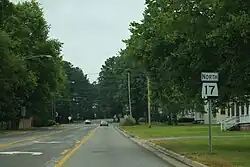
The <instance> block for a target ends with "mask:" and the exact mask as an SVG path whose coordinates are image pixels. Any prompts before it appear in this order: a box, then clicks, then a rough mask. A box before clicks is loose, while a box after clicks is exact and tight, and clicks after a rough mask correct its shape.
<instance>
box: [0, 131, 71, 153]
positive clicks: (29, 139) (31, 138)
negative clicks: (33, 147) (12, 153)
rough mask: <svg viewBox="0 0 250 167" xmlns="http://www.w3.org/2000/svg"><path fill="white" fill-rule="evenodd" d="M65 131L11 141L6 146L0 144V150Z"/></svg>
mask: <svg viewBox="0 0 250 167" xmlns="http://www.w3.org/2000/svg"><path fill="white" fill-rule="evenodd" d="M67 130H68V129H65V130H61V131H58V132H51V133H48V134H45V135H39V136H34V137H30V138H26V139H23V140H18V141H13V142H9V143H6V144H0V149H4V148H7V147H10V146H12V145H14V144H18V143H22V142H25V141H31V140H36V139H39V138H42V137H48V136H51V135H54V134H58V133H62V132H65V131H67Z"/></svg>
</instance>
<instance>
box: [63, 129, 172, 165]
mask: <svg viewBox="0 0 250 167" xmlns="http://www.w3.org/2000/svg"><path fill="white" fill-rule="evenodd" d="M82 166H86V167H171V165H169V164H167V163H166V162H165V161H163V160H161V159H160V158H158V157H156V156H155V155H153V154H152V153H150V152H149V151H147V150H145V149H144V148H142V147H140V146H138V145H137V144H135V143H133V142H132V141H130V140H129V139H127V138H126V137H124V136H123V135H121V134H120V133H119V132H117V131H116V130H115V129H114V128H113V127H112V126H109V127H98V128H97V129H96V130H95V132H94V133H93V135H92V136H91V137H90V138H89V139H88V141H86V143H84V144H83V145H82V146H81V147H80V148H79V149H78V150H77V151H75V152H74V153H73V154H72V155H71V157H70V158H69V159H68V160H67V161H66V162H65V163H63V165H62V167H82Z"/></svg>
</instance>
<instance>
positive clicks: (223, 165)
mask: <svg viewBox="0 0 250 167" xmlns="http://www.w3.org/2000/svg"><path fill="white" fill-rule="evenodd" d="M122 128H123V129H124V130H126V131H128V132H130V133H132V134H134V135H136V136H139V137H141V138H144V139H149V138H158V137H180V136H207V134H208V126H206V125H193V126H190V125H188V126H166V125H155V126H153V127H152V128H148V127H147V126H146V125H138V126H126V127H122ZM213 135H216V136H225V135H228V136H233V135H242V136H237V137H226V138H225V137H224V138H213V153H212V154H210V153H208V139H204V138H201V139H180V140H160V141H154V143H155V144H158V145H160V146H162V147H164V148H167V149H169V150H172V151H174V152H177V153H179V154H182V155H184V156H186V157H188V158H190V159H192V160H195V161H198V162H201V163H203V164H206V165H208V166H211V167H248V166H249V164H250V158H249V154H250V144H249V141H250V136H244V135H250V132H246V131H245V132H243V131H241V132H236V131H234V132H230V131H228V132H221V131H220V127H219V126H213Z"/></svg>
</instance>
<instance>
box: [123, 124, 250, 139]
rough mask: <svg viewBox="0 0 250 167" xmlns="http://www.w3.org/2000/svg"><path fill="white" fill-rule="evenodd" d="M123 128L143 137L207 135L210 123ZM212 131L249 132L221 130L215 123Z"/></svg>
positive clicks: (225, 133) (222, 133)
mask: <svg viewBox="0 0 250 167" xmlns="http://www.w3.org/2000/svg"><path fill="white" fill-rule="evenodd" d="M122 128H123V129H124V130H126V131H128V132H130V133H132V134H134V135H136V136H139V137H141V138H157V137H180V136H207V135H208V125H185V126H167V125H153V126H152V128H148V126H147V125H137V126H122ZM212 133H213V135H216V136H221V135H239V134H242V135H243V134H247V135H250V132H247V131H227V132H221V131H220V126H218V125H214V126H213V127H212Z"/></svg>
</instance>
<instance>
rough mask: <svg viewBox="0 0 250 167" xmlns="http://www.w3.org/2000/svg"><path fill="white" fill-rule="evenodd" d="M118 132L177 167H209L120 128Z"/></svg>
mask: <svg viewBox="0 0 250 167" xmlns="http://www.w3.org/2000/svg"><path fill="white" fill-rule="evenodd" d="M116 129H117V130H118V132H120V133H121V134H122V135H124V136H125V137H127V138H129V139H131V140H132V141H133V142H134V143H136V144H138V145H140V146H142V147H144V148H146V149H147V150H149V151H151V152H152V153H154V154H155V155H157V156H158V157H160V158H162V159H163V160H165V161H167V162H168V163H171V164H172V165H174V166H175V167H179V166H182V167H184V165H185V167H208V166H206V165H204V164H201V163H199V162H196V161H193V160H191V159H189V158H187V157H185V156H182V155H180V154H177V153H175V152H173V151H170V150H167V149H165V148H163V147H161V146H159V145H156V144H154V143H152V142H150V141H147V140H143V139H140V138H139V137H136V136H134V135H133V134H131V133H129V132H127V131H125V130H123V129H122V128H120V127H117V128H116Z"/></svg>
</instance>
